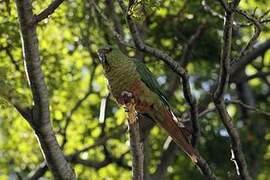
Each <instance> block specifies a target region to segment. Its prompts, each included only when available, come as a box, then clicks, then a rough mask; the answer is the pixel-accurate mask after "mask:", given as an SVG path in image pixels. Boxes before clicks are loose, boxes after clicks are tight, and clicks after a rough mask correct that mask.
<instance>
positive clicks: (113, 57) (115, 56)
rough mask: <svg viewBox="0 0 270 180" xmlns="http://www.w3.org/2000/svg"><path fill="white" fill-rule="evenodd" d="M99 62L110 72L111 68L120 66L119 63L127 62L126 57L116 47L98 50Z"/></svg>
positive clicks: (105, 47)
mask: <svg viewBox="0 0 270 180" xmlns="http://www.w3.org/2000/svg"><path fill="white" fill-rule="evenodd" d="M98 57H99V62H100V64H101V65H102V66H103V68H104V69H105V71H109V70H110V68H113V67H114V66H118V65H119V63H121V62H123V60H126V58H127V57H126V56H125V55H124V54H123V53H122V52H121V51H120V50H119V49H118V48H116V47H113V46H104V47H102V48H99V49H98Z"/></svg>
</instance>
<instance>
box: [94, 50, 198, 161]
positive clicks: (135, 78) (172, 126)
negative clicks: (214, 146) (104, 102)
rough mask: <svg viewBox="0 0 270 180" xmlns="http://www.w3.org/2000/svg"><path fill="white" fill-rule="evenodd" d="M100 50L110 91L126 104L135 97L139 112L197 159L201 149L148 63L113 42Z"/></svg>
mask: <svg viewBox="0 0 270 180" xmlns="http://www.w3.org/2000/svg"><path fill="white" fill-rule="evenodd" d="M97 54H98V57H99V63H100V64H101V65H102V67H103V71H104V75H105V77H106V79H107V81H108V88H109V91H110V93H111V94H112V96H113V97H114V99H115V100H116V101H117V103H118V104H119V105H120V106H121V105H123V106H125V105H126V103H127V102H126V99H127V98H126V97H129V98H132V99H134V104H135V105H134V106H135V110H136V112H137V113H141V114H144V115H147V117H150V119H152V120H154V121H155V122H156V123H157V124H158V125H159V126H160V127H161V128H162V129H164V130H165V131H166V132H167V133H168V135H169V136H170V137H171V138H172V139H173V141H174V142H175V143H176V144H177V145H178V146H180V148H182V150H183V151H184V152H185V153H186V154H187V155H188V156H189V158H190V159H191V160H192V162H193V163H196V162H197V160H198V158H199V154H198V151H197V150H196V149H195V148H194V147H193V146H192V145H191V143H190V142H189V140H188V138H187V137H186V135H185V133H184V132H183V129H182V127H181V125H179V121H177V118H176V117H175V115H174V114H173V112H172V108H171V106H170V104H169V102H168V100H167V99H166V96H165V95H164V93H163V91H162V90H161V87H160V85H159V84H158V82H157V80H156V79H155V78H154V75H153V74H152V73H151V71H150V70H149V69H148V68H147V66H146V65H145V64H144V63H143V62H141V61H139V60H137V59H135V58H130V57H128V56H127V55H125V54H124V53H122V52H121V50H120V49H118V48H117V47H114V46H110V45H107V46H104V47H101V48H99V49H98V52H97Z"/></svg>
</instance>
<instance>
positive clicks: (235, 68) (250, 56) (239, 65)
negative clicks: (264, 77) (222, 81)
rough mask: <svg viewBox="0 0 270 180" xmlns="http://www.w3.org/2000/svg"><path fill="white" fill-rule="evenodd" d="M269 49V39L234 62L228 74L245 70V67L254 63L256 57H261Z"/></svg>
mask: <svg viewBox="0 0 270 180" xmlns="http://www.w3.org/2000/svg"><path fill="white" fill-rule="evenodd" d="M269 48H270V39H268V40H266V41H264V42H262V43H260V44H258V45H256V47H255V48H254V49H253V50H252V51H250V52H248V53H247V54H245V55H244V56H243V57H241V58H240V59H239V60H238V61H235V62H233V63H232V64H231V68H230V74H232V75H233V74H235V73H237V72H239V71H240V70H241V69H243V68H245V67H246V65H248V64H249V63H251V62H252V61H254V60H255V59H256V58H257V57H258V56H260V55H262V54H263V53H264V52H266V51H267V50H268V49H269Z"/></svg>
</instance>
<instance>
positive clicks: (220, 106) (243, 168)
mask: <svg viewBox="0 0 270 180" xmlns="http://www.w3.org/2000/svg"><path fill="white" fill-rule="evenodd" d="M238 3H239V1H234V2H233V6H232V7H230V9H229V10H226V19H225V25H224V32H223V50H222V52H221V58H220V73H219V80H218V83H217V87H216V89H215V91H214V93H213V101H214V103H215V106H216V109H217V111H218V113H219V116H220V118H221V120H222V123H223V124H224V126H225V128H226V129H227V131H228V134H229V136H230V139H231V146H232V161H234V162H235V165H236V170H237V174H238V175H239V176H240V177H241V179H243V180H251V177H250V175H249V172H248V168H247V163H246V160H245V157H244V154H243V152H242V147H241V141H240V137H239V134H238V132H237V130H236V128H235V127H234V124H233V122H232V119H231V117H230V115H229V114H228V112H227V110H226V106H225V103H224V92H225V91H226V88H227V86H228V83H229V77H230V70H229V69H230V56H231V44H232V42H231V41H232V27H233V15H234V10H235V8H236V6H237V4H238Z"/></svg>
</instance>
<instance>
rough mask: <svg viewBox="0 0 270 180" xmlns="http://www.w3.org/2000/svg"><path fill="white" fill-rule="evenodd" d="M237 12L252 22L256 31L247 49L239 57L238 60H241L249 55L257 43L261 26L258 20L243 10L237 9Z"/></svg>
mask: <svg viewBox="0 0 270 180" xmlns="http://www.w3.org/2000/svg"><path fill="white" fill-rule="evenodd" d="M236 12H237V13H238V14H240V15H242V16H243V17H245V18H246V19H247V20H248V21H250V22H252V23H253V24H254V27H255V31H254V34H253V36H252V37H251V39H250V40H249V42H248V43H247V45H246V47H244V48H243V49H242V50H241V52H240V55H239V58H238V59H240V58H242V57H243V56H244V55H245V54H246V53H247V51H248V50H250V48H251V47H252V46H253V45H254V43H255V41H256V40H257V39H258V37H259V35H260V33H261V24H260V22H259V21H258V20H257V19H255V18H254V17H252V16H249V15H248V14H247V13H246V12H245V11H243V10H240V9H236Z"/></svg>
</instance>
